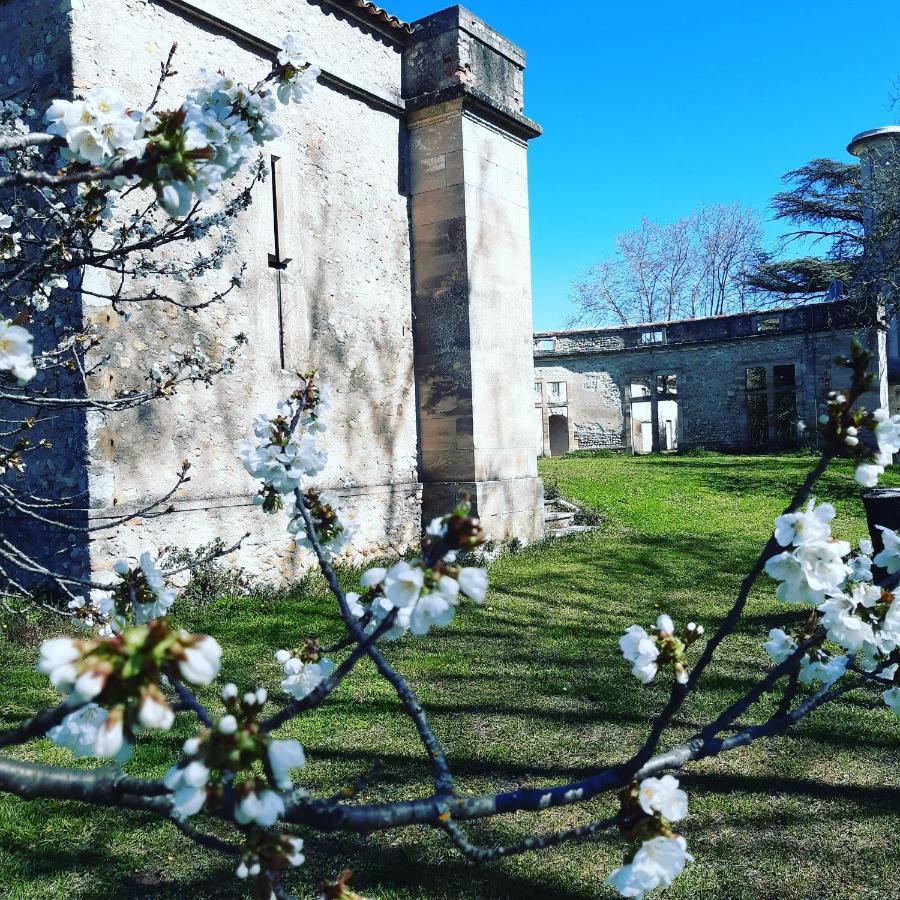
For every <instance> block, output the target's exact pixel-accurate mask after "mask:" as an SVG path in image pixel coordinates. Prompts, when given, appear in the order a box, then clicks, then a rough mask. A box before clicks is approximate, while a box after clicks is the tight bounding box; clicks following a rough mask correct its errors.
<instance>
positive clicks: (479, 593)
mask: <svg viewBox="0 0 900 900" xmlns="http://www.w3.org/2000/svg"><path fill="white" fill-rule="evenodd" d="M459 589H460V590H461V591H462V592H463V593H464V594H465V595H466V596H467V597H468V598H469V599H470V600H474V601H475V602H476V603H483V602H484V598H485V597H486V596H487V589H488V575H487V570H486V569H473V568H463V569H460V570H459Z"/></svg>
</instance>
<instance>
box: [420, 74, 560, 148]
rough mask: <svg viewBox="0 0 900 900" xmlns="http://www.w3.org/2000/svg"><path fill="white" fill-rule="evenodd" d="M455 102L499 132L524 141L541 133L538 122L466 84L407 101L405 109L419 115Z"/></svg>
mask: <svg viewBox="0 0 900 900" xmlns="http://www.w3.org/2000/svg"><path fill="white" fill-rule="evenodd" d="M454 100H460V101H461V102H462V105H463V109H469V110H471V111H473V112H475V113H477V114H479V115H480V116H481V117H482V118H484V119H486V120H487V121H488V122H491V123H493V124H495V125H498V126H499V127H500V128H501V130H503V131H505V132H509V133H511V134H514V135H515V136H516V137H519V138H522V139H523V140H526V141H529V140H531V139H532V138H536V137H540V136H541V135H542V134H543V129H542V128H541V126H540V125H538V123H537V122H535V121H533V120H532V119H529V118H528V117H527V116H523V115H522V114H521V113H519V112H516V111H515V110H513V109H510V108H509V107H508V106H501V105H500V104H498V103H497V101H496V100H494V99H493V98H492V97H489V96H488V95H487V94H486V93H484V91H480V90H478V89H477V88H474V87H472V86H471V85H469V84H454V85H451V86H450V87H446V88H442V89H441V90H439V91H434V92H432V93H430V94H420V95H419V96H418V97H412V98H410V99H409V100H407V101H406V110H407V112H408V113H415V112H420V111H422V110H425V109H430V108H431V107H433V106H440V105H441V104H444V103H451V102H452V101H454Z"/></svg>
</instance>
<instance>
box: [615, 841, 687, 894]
mask: <svg viewBox="0 0 900 900" xmlns="http://www.w3.org/2000/svg"><path fill="white" fill-rule="evenodd" d="M693 860H694V858H693V856H691V855H690V853H688V852H687V842H686V841H685V839H684V838H683V837H680V836H678V837H672V838H667V837H662V836H658V837H654V838H651V839H650V840H649V841H644V843H643V844H642V845H641V848H640V849H639V850H638V852H637V853H636V854H635V856H634V859H632V860H631V862H630V863H628V864H627V865H624V866H622V867H621V868H619V869H616V870H615V872H612V873H610V874H609V875H608V876H607V878H606V884H608V885H611V886H612V887H614V888H615V889H616V890H617V891H618V892H619V893H620V894H621V895H622V896H623V897H636V898H638V900H640V898H641V897H643V896H644V895H645V894H646V893H647V892H648V891H652V890H653V889H654V888H657V887H668V886H669V885H670V884H671V883H672V882H673V881H674V880H675V878H676V877H677V876H678V875H679V874H680V873H681V871H682V869H684V867H685V864H686V863H688V862H693Z"/></svg>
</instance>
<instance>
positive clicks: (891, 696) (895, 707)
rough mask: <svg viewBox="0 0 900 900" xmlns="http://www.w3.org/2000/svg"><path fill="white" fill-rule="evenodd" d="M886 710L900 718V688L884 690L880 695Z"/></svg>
mask: <svg viewBox="0 0 900 900" xmlns="http://www.w3.org/2000/svg"><path fill="white" fill-rule="evenodd" d="M881 696H882V697H883V698H884V702H885V704H887V708H888V709H889V710H891V711H892V712H895V713H897V715H898V716H900V687H892V688H889V689H888V690H886V691H885V692H884V693H883V694H882V695H881Z"/></svg>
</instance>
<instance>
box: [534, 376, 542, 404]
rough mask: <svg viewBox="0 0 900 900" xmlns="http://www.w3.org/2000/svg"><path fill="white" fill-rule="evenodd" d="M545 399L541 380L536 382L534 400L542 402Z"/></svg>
mask: <svg viewBox="0 0 900 900" xmlns="http://www.w3.org/2000/svg"><path fill="white" fill-rule="evenodd" d="M543 399H544V386H543V385H542V384H541V382H540V381H536V382H535V383H534V402H535V403H538V404H540V403H541V402H543Z"/></svg>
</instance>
